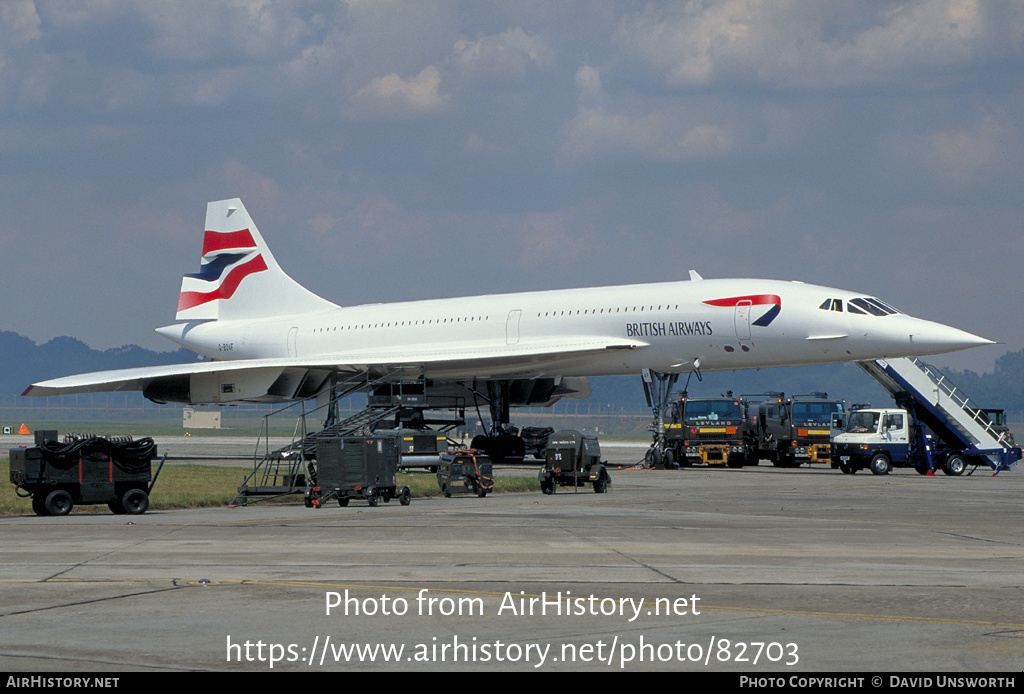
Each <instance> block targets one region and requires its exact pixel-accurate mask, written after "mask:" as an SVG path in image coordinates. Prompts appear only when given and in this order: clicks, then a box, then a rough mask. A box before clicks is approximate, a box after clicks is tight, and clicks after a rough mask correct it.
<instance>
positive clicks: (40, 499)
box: [32, 490, 50, 516]
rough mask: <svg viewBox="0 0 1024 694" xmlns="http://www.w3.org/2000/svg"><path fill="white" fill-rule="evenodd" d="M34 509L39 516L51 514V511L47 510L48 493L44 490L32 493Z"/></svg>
mask: <svg viewBox="0 0 1024 694" xmlns="http://www.w3.org/2000/svg"><path fill="white" fill-rule="evenodd" d="M32 510H33V511H34V512H35V514H36V515H37V516H48V515H50V512H49V511H47V510H46V494H44V493H43V490H39V491H37V492H36V493H35V494H33V495H32Z"/></svg>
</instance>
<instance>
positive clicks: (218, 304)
mask: <svg viewBox="0 0 1024 694" xmlns="http://www.w3.org/2000/svg"><path fill="white" fill-rule="evenodd" d="M335 307H336V304H333V303H331V302H330V301H327V300H326V299H322V298H320V297H319V296H317V295H316V294H314V293H313V292H311V291H309V290H308V289H306V288H305V287H303V286H302V285H300V284H299V283H298V282H296V281H295V280H293V279H292V278H291V277H289V276H288V275H287V274H286V273H285V271H284V270H282V269H281V267H280V266H279V265H278V264H277V261H276V260H274V255H273V254H272V253H271V252H270V249H269V248H268V247H267V244H266V242H264V240H263V237H262V236H261V235H260V232H259V230H258V229H257V228H256V225H255V224H254V223H253V221H252V218H251V217H250V216H249V213H248V212H247V211H246V209H245V206H244V205H242V201H241V200H239V199H238V198H232V199H230V200H220V201H217V202H211V203H209V204H208V205H207V206H206V232H205V233H204V235H203V258H202V263H201V264H200V266H199V272H198V273H196V274H192V275H185V276H184V277H183V278H182V280H181V293H180V294H179V295H178V313H177V315H176V319H177V320H217V319H224V320H229V319H239V318H267V317H271V316H279V315H285V314H293V313H306V312H310V311H321V310H325V309H329V308H335Z"/></svg>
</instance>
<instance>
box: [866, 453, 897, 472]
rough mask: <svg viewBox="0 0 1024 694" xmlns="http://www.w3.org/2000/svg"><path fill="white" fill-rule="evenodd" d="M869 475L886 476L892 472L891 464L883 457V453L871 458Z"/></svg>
mask: <svg viewBox="0 0 1024 694" xmlns="http://www.w3.org/2000/svg"><path fill="white" fill-rule="evenodd" d="M870 467H871V473H872V474H875V475H888V474H889V471H890V470H892V463H890V462H889V459H888V458H887V457H885V454H884V453H876V454H875V455H874V456H873V457H872V458H871V466H870Z"/></svg>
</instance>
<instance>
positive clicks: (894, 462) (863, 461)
mask: <svg viewBox="0 0 1024 694" xmlns="http://www.w3.org/2000/svg"><path fill="white" fill-rule="evenodd" d="M832 458H833V460H837V461H838V463H839V469H840V470H841V471H842V472H843V473H844V474H847V475H849V474H853V473H855V472H857V471H858V470H862V469H864V468H868V469H869V470H871V472H872V473H873V474H876V475H885V474H888V473H889V472H890V471H891V470H892V468H893V467H913V468H915V469H917V471H918V472H920V473H922V474H925V473H927V472H928V471H929V470H930V469H931V468H932V466H933V465H937V464H940V463H941V465H942V469H943V471H945V472H946V474H950V475H960V474H963V471H964V469H965V468H966V466H967V463H966V458H965V457H964V456H963V455H962V454H960V453H957V452H955V451H944V452H939V451H935V450H933V445H932V439H931V437H930V436H928V433H927V431H926V430H925V428H924V426H923V425H921V424H920V423H918V422H917V421H916V420H915V419H914V418H913V417H912V416H911V414H910V413H909V412H908V411H907V410H904V409H888V408H883V409H861V410H855V411H853V412H852V413H851V414H850V420H849V423H848V425H847V427H846V431H844V432H843V433H842V434H838V435H837V436H836V437H835V438H834V439H833V441H832ZM929 460H931V464H929Z"/></svg>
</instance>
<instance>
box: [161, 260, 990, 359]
mask: <svg viewBox="0 0 1024 694" xmlns="http://www.w3.org/2000/svg"><path fill="white" fill-rule="evenodd" d="M863 296H869V295H864V294H857V293H854V292H849V291H844V290H838V289H832V288H828V287H820V286H815V285H807V284H803V283H800V282H786V281H779V280H754V279H733V280H698V281H685V282H665V283H656V284H642V285H627V286H615V287H598V288H588V289H568V290H552V291H537V292H524V293H516V294H494V295H484V296H475V297H465V298H453V299H430V300H422V301H410V302H400V303H391V304H369V305H362V306H353V307H347V308H336V309H329V310H325V311H316V312H310V313H300V314H296V315H293V316H286V317H276V318H264V319H259V320H236V321H230V320H219V321H210V322H192V323H185V324H177V325H173V326H168V327H166V328H161V329H160V330H159V332H161V333H162V334H164V335H165V336H167V337H169V338H170V339H172V340H174V341H175V342H178V343H180V344H182V345H184V346H186V347H188V348H189V349H192V350H194V351H196V352H198V353H200V354H203V355H205V356H207V357H210V358H212V359H215V360H240V359H241V360H244V359H263V358H276V357H297V358H303V359H311V358H322V357H336V358H337V361H338V362H340V363H346V362H349V363H351V362H356V363H358V362H359V357H360V356H361V355H374V356H375V357H376V359H378V360H388V358H389V355H391V356H393V363H394V364H395V365H398V366H400V365H402V364H404V363H409V364H411V363H416V362H417V361H418V360H417V359H416V358H415V355H417V354H435V355H437V354H444V353H445V351H446V350H447V351H449V352H450V353H451V355H452V359H450V360H444V359H441V360H435V361H432V362H430V363H427V364H426V366H423V367H422V368H421V369H420V370H421V372H422V373H423V374H424V375H426V376H428V377H432V378H446V377H451V378H466V377H475V376H479V377H502V376H509V375H512V376H516V377H532V376H545V375H559V376H601V375H614V374H636V373H638V372H639V371H640V369H642V368H649V369H652V370H655V371H660V372H669V371H680V370H682V371H685V370H688V369H689V368H690V367H691V366H692V365H693V364H694V362H695V360H699V362H697V363H698V364H699V366H700V368H701V369H702V370H726V369H744V368H760V367H772V366H789V365H805V364H824V363H834V362H845V361H854V360H862V359H876V358H892V357H898V356H908V355H915V356H920V355H926V354H934V353H940V352H947V351H951V350H956V349H963V348H966V347H969V346H974V345H978V344H986V343H988V341H987V340H984V339H982V338H978V337H976V336H974V335H971V334H969V333H966V332H963V331H960V330H957V329H955V328H950V327H948V326H945V325H941V324H938V323H933V322H930V321H925V320H921V319H917V318H913V317H910V316H907V315H904V314H902V313H891V314H885V315H872V314H870V313H866V312H863V311H861V312H857V313H854V312H850V311H852V310H853V309H852V306H853V305H852V304H849V302H850V301H851V300H853V299H856V298H857V297H863ZM744 297H748V298H744ZM737 299H739V301H735V300H737ZM829 299H832V300H839V301H840V302H844V303H845V304H846V305H848V306H850V307H851V308H850V311H847V310H842V309H840V310H838V311H837V310H835V309H826V308H822V304H823V302H827V300H829ZM730 301H732V302H733V303H734V304H735V305H728V304H729V302H730ZM759 301H760V303H758V302H759ZM709 302H712V303H709ZM776 304H777V306H776ZM840 306H842V304H840ZM772 309H774V310H775V312H776V314H775V315H774V316H770V317H769V316H766V313H767V312H769V311H770V310H772ZM769 318H770V320H769ZM590 341H594V342H596V341H605V342H608V343H614V345H613V346H609V347H608V348H606V349H602V350H598V351H594V350H587V351H581V352H579V353H573V352H572V351H571V349H572V347H573V345H574V344H576V343H580V344H583V343H588V342H590ZM537 345H548V346H552V347H554V346H558V347H560V348H562V349H561V350H560V351H559V353H557V354H549V355H543V354H538V355H536V356H531V354H532V353H531V349H532V348H534V347H536V346H537ZM520 347H521V348H522V350H523V355H524V356H523V359H522V360H519V361H517V362H516V363H514V364H510V363H508V362H507V361H503V362H498V363H495V362H493V361H490V360H487V359H475V358H473V357H471V356H469V357H467V358H465V359H462V358H459V354H461V353H463V352H465V351H466V350H469V349H477V350H484V351H485V350H488V349H493V350H495V351H502V352H505V353H515V351H516V350H517V348H520Z"/></svg>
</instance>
